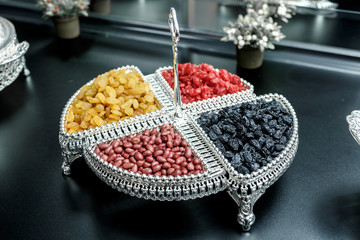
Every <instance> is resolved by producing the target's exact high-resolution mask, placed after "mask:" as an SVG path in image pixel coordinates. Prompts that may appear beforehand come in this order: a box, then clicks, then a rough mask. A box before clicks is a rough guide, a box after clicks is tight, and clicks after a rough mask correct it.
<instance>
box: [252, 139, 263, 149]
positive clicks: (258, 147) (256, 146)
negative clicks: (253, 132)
mask: <svg viewBox="0 0 360 240" xmlns="http://www.w3.org/2000/svg"><path fill="white" fill-rule="evenodd" d="M250 144H251V145H253V146H254V147H255V148H257V149H260V148H261V146H260V144H259V141H257V140H256V139H251V140H250Z"/></svg>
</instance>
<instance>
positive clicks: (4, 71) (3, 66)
mask: <svg viewBox="0 0 360 240" xmlns="http://www.w3.org/2000/svg"><path fill="white" fill-rule="evenodd" d="M28 48H29V43H28V42H26V41H23V42H21V43H18V40H17V36H16V32H15V28H14V25H13V24H12V23H11V22H10V21H8V20H7V19H5V18H2V17H0V91H1V90H3V89H4V88H5V87H7V86H8V85H10V84H11V83H12V82H14V81H15V80H16V79H17V77H18V76H19V74H20V72H21V71H22V70H24V74H25V75H26V76H27V75H29V74H30V72H29V70H28V69H27V68H26V64H25V57H24V55H25V53H26V52H27V50H28Z"/></svg>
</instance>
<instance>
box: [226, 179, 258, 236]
mask: <svg viewBox="0 0 360 240" xmlns="http://www.w3.org/2000/svg"><path fill="white" fill-rule="evenodd" d="M239 190H240V193H239ZM227 192H228V194H229V195H230V196H231V197H232V198H233V199H234V201H235V202H236V204H237V205H238V207H239V213H238V216H237V221H238V223H239V224H240V225H241V226H242V229H243V230H244V231H249V230H250V228H251V226H252V225H253V224H254V222H255V214H254V212H253V207H254V204H255V202H256V201H257V200H258V199H259V198H260V196H261V195H263V194H264V192H265V189H256V187H255V188H252V187H250V186H249V185H240V186H237V187H230V188H229V189H228V190H227Z"/></svg>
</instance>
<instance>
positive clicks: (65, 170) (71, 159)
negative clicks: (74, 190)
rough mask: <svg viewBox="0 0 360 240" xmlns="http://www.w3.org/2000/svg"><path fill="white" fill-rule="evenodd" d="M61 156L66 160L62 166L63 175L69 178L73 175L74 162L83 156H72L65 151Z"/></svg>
mask: <svg viewBox="0 0 360 240" xmlns="http://www.w3.org/2000/svg"><path fill="white" fill-rule="evenodd" d="M61 155H62V156H63V158H64V162H63V163H62V165H61V170H62V173H63V174H64V175H66V176H69V175H71V163H72V162H74V161H75V159H77V158H79V157H81V154H72V153H66V152H65V151H63V152H62V153H61Z"/></svg>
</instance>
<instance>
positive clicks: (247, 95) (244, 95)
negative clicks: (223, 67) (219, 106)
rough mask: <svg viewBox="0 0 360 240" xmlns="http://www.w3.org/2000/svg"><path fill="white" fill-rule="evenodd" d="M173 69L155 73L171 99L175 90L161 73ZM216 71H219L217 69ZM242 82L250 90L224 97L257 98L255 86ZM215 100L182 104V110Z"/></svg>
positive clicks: (169, 67) (163, 68)
mask: <svg viewBox="0 0 360 240" xmlns="http://www.w3.org/2000/svg"><path fill="white" fill-rule="evenodd" d="M172 68H173V67H171V66H168V67H161V68H159V69H157V70H156V71H155V77H156V78H157V80H158V81H159V82H160V83H161V84H162V86H163V88H164V89H165V90H166V94H167V95H168V96H169V98H173V96H174V89H172V88H171V87H170V85H169V84H168V82H167V81H166V80H165V78H164V77H163V76H162V74H161V73H162V72H163V71H167V70H169V69H172ZM215 70H216V71H219V70H218V69H215ZM241 81H242V82H243V83H244V85H246V86H248V87H249V89H246V90H244V91H241V92H237V93H233V94H227V95H224V96H230V95H236V96H238V97H241V98H244V99H250V98H253V97H255V94H254V86H253V85H252V84H250V83H249V82H247V81H246V80H244V79H242V78H241ZM224 96H218V97H214V98H216V99H220V98H222V97H224ZM214 98H208V99H205V100H199V101H194V102H192V103H187V104H185V103H182V108H183V109H188V108H194V106H196V105H198V104H203V103H204V104H206V102H212V100H213V99H214Z"/></svg>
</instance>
